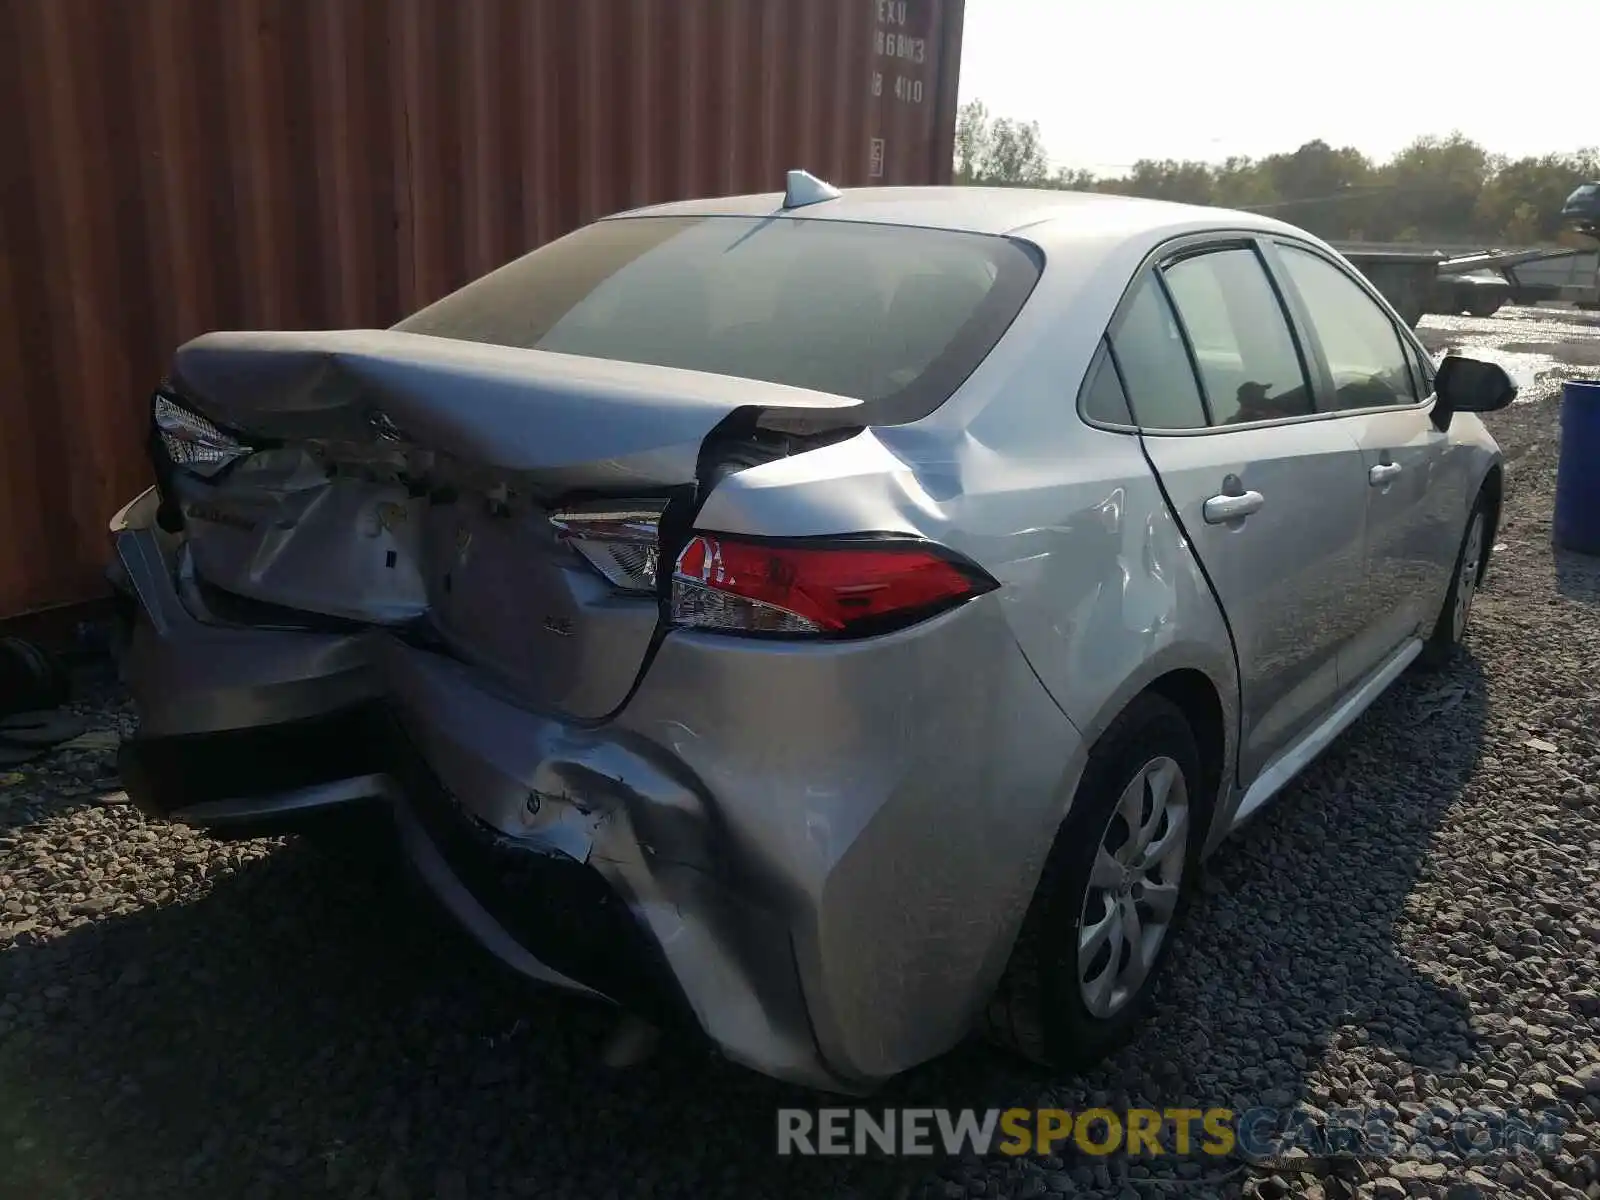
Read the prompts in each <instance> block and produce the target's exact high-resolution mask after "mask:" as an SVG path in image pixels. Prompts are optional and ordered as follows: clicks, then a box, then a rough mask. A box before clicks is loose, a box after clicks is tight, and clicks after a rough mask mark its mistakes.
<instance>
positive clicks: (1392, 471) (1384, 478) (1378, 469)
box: [1367, 463, 1405, 487]
mask: <svg viewBox="0 0 1600 1200" xmlns="http://www.w3.org/2000/svg"><path fill="white" fill-rule="evenodd" d="M1403 470H1405V468H1404V467H1402V466H1401V465H1400V464H1399V463H1379V464H1378V465H1377V466H1375V467H1373V468H1372V470H1370V471H1368V472H1367V482H1368V483H1369V484H1371V485H1372V486H1373V487H1383V486H1384V485H1385V484H1389V483H1393V482H1394V481H1395V480H1396V479H1398V478H1399V477H1400V472H1401V471H1403Z"/></svg>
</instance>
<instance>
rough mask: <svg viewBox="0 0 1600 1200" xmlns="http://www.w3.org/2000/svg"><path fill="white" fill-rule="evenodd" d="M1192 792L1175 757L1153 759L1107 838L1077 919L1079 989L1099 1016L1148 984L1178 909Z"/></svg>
mask: <svg viewBox="0 0 1600 1200" xmlns="http://www.w3.org/2000/svg"><path fill="white" fill-rule="evenodd" d="M1189 819H1190V813H1189V789H1188V785H1187V783H1186V782H1185V780H1184V776H1183V770H1182V769H1181V768H1180V767H1179V766H1178V764H1177V763H1176V762H1175V761H1173V760H1172V759H1171V758H1167V757H1160V758H1154V759H1151V760H1150V761H1149V762H1148V763H1146V764H1145V765H1144V766H1143V767H1142V768H1140V769H1139V771H1138V772H1137V773H1135V775H1134V777H1133V779H1132V781H1131V782H1129V784H1128V786H1127V787H1126V788H1125V789H1123V792H1122V796H1121V798H1120V799H1119V800H1118V801H1117V805H1116V808H1115V809H1114V810H1113V811H1112V814H1111V819H1110V820H1109V821H1108V822H1107V823H1106V827H1105V830H1104V831H1103V832H1102V833H1101V835H1100V845H1099V847H1098V849H1097V850H1096V852H1095V860H1094V866H1093V868H1092V869H1091V870H1090V873H1089V887H1088V891H1087V892H1086V893H1085V894H1084V898H1083V909H1082V911H1081V913H1080V915H1079V918H1078V986H1079V992H1080V994H1081V996H1082V999H1083V1004H1084V1007H1085V1008H1087V1009H1088V1010H1089V1012H1090V1013H1091V1014H1093V1015H1094V1016H1096V1017H1100V1018H1106V1017H1111V1016H1114V1015H1115V1014H1116V1013H1118V1012H1119V1011H1121V1010H1122V1009H1123V1008H1124V1007H1126V1006H1127V1005H1128V1003H1129V1002H1130V1001H1132V1000H1133V999H1134V998H1135V997H1136V996H1137V995H1138V994H1139V991H1140V989H1141V988H1142V987H1143V986H1144V982H1145V980H1146V978H1148V976H1149V974H1150V970H1151V968H1152V967H1153V966H1154V965H1155V961H1156V957H1157V956H1158V955H1159V953H1160V951H1161V945H1162V943H1163V942H1164V941H1165V940H1166V936H1167V933H1168V931H1169V930H1170V929H1171V926H1172V919H1173V916H1174V914H1175V913H1176V911H1177V907H1178V896H1179V890H1180V888H1181V886H1182V883H1183V869H1184V863H1185V860H1186V857H1187V854H1188V842H1189Z"/></svg>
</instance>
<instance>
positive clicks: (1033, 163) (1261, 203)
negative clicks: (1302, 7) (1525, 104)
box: [955, 100, 1600, 245]
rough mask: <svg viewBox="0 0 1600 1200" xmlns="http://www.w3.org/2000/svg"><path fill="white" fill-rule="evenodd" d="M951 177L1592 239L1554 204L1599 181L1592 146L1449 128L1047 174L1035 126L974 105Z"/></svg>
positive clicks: (964, 116)
mask: <svg viewBox="0 0 1600 1200" xmlns="http://www.w3.org/2000/svg"><path fill="white" fill-rule="evenodd" d="M955 158H956V162H955V167H956V179H957V180H958V181H959V182H963V183H982V184H1000V185H1022V184H1025V185H1031V186H1035V187H1054V188H1064V189H1071V190H1076V191H1101V192H1114V193H1117V194H1119V195H1126V196H1146V197H1149V198H1151V199H1157V200H1176V201H1180V202H1183V203H1187V204H1215V205H1221V206H1223V207H1227V208H1242V209H1248V210H1251V211H1255V212H1264V213H1270V214H1272V215H1273V216H1276V217H1280V218H1282V219H1283V220H1285V221H1288V222H1290V223H1292V224H1295V225H1299V226H1301V227H1303V228H1305V229H1309V230H1310V231H1312V232H1313V233H1318V234H1321V235H1322V236H1324V237H1327V238H1331V239H1334V240H1341V241H1343V240H1348V241H1363V240H1370V241H1412V242H1429V241H1437V242H1477V243H1478V244H1480V245H1519V244H1540V243H1544V242H1560V243H1562V244H1570V245H1592V241H1587V240H1584V239H1581V238H1579V237H1578V235H1576V234H1574V233H1572V232H1571V231H1569V230H1563V229H1562V228H1561V205H1562V202H1563V201H1564V200H1565V199H1566V197H1567V196H1568V195H1569V194H1570V193H1571V192H1572V190H1573V189H1574V188H1575V187H1577V186H1578V184H1580V183H1582V182H1584V181H1585V180H1590V179H1600V151H1596V150H1594V149H1588V150H1579V151H1575V152H1573V153H1570V154H1547V155H1542V156H1538V157H1531V158H1520V159H1516V160H1514V161H1513V160H1508V159H1505V158H1502V157H1498V156H1495V155H1491V154H1490V153H1489V152H1488V151H1487V150H1485V149H1484V147H1482V146H1480V145H1479V144H1478V143H1476V142H1474V141H1472V140H1471V139H1469V138H1466V137H1463V136H1462V135H1461V134H1460V133H1452V134H1449V135H1447V136H1445V137H1424V138H1418V139H1417V140H1416V141H1414V142H1412V143H1411V144H1410V145H1409V146H1407V147H1406V148H1405V149H1404V150H1402V151H1400V152H1399V153H1398V154H1396V155H1395V156H1394V157H1393V158H1392V159H1390V160H1389V161H1388V162H1385V163H1375V162H1373V161H1371V160H1370V159H1368V158H1367V157H1366V156H1365V155H1364V154H1362V153H1361V152H1360V151H1358V150H1356V149H1354V148H1353V147H1350V146H1341V147H1335V146H1331V145H1329V144H1328V143H1327V142H1326V141H1323V140H1322V139H1320V138H1318V139H1313V140H1312V141H1309V142H1306V143H1304V144H1303V145H1301V146H1300V147H1299V148H1297V149H1295V150H1291V151H1286V152H1284V153H1280V154H1269V155H1267V156H1266V157H1265V158H1260V159H1251V158H1230V159H1227V160H1225V161H1224V162H1221V163H1207V162H1194V161H1182V160H1173V159H1160V160H1158V159H1144V160H1141V161H1139V162H1137V163H1135V164H1134V165H1133V167H1132V168H1131V169H1130V170H1129V171H1128V173H1127V174H1125V175H1120V176H1116V177H1114V178H1096V177H1095V176H1094V175H1093V174H1092V173H1090V172H1088V171H1082V170H1071V169H1067V168H1062V169H1060V170H1055V171H1052V169H1051V164H1050V160H1049V156H1048V155H1047V154H1046V153H1045V150H1044V142H1043V138H1042V137H1041V135H1040V132H1039V126H1038V124H1037V123H1036V122H1032V121H1027V122H1024V121H1019V120H1015V119H1012V118H1006V117H998V118H997V117H995V116H994V115H993V114H992V113H991V112H990V111H989V110H988V108H987V107H985V106H984V104H983V103H982V102H981V101H978V100H973V101H969V102H968V103H967V104H965V105H963V106H962V107H961V110H960V113H959V114H958V117H957V122H956V146H955Z"/></svg>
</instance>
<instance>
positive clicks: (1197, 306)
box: [1165, 247, 1315, 425]
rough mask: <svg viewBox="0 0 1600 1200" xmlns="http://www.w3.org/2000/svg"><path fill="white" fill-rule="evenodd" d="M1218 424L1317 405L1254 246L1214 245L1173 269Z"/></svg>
mask: <svg viewBox="0 0 1600 1200" xmlns="http://www.w3.org/2000/svg"><path fill="white" fill-rule="evenodd" d="M1165 277H1166V281H1167V287H1168V288H1169V289H1170V290H1171V292H1172V302H1173V303H1174V304H1175V305H1176V306H1177V309H1178V316H1179V317H1180V318H1181V319H1182V321H1183V325H1184V328H1185V329H1186V330H1187V331H1188V334H1189V340H1190V342H1191V344H1192V345H1193V347H1194V357H1195V366H1196V368H1197V369H1198V370H1199V373H1200V381H1201V383H1202V384H1203V385H1204V387H1205V396H1206V400H1207V402H1208V403H1209V404H1210V407H1211V418H1212V422H1213V424H1216V425H1231V424H1238V423H1241V422H1246V421H1269V420H1277V419H1282V418H1285V417H1298V416H1305V415H1307V414H1309V413H1311V412H1313V411H1315V404H1314V402H1313V400H1312V396H1311V389H1310V388H1309V387H1308V386H1307V384H1306V377H1305V369H1304V367H1303V366H1302V365H1301V361H1300V353H1299V351H1298V349H1297V348H1296V347H1295V344H1294V338H1293V336H1292V335H1291V334H1290V332H1289V324H1288V320H1287V318H1286V317H1285V316H1284V312H1283V305H1282V304H1281V303H1280V302H1279V300H1278V295H1277V292H1276V291H1275V290H1274V289H1273V287H1272V283H1271V281H1270V280H1269V279H1268V278H1267V273H1266V268H1265V267H1264V266H1263V265H1262V263H1261V260H1260V258H1258V257H1257V256H1256V252H1255V251H1254V250H1252V249H1247V248H1242V247H1241V248H1237V249H1228V250H1211V251H1207V252H1205V253H1203V254H1197V255H1195V256H1194V257H1193V258H1185V259H1181V260H1180V261H1178V262H1177V263H1174V264H1173V265H1172V266H1170V267H1168V268H1167V269H1166V271H1165Z"/></svg>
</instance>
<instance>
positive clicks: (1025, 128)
mask: <svg viewBox="0 0 1600 1200" xmlns="http://www.w3.org/2000/svg"><path fill="white" fill-rule="evenodd" d="M955 178H956V182H957V183H972V184H987V185H991V186H993V185H1001V186H1016V185H1032V186H1035V187H1038V186H1043V185H1046V184H1048V183H1049V182H1050V156H1049V155H1048V154H1047V153H1046V152H1045V148H1044V137H1043V135H1042V134H1041V133H1040V132H1039V122H1037V121H1026V122H1024V121H1017V120H1013V119H1012V118H1010V117H994V116H992V115H991V114H990V112H989V109H988V107H987V106H986V105H985V104H984V103H983V102H982V101H981V100H970V101H968V102H967V103H966V104H963V105H962V106H961V109H960V111H959V112H958V113H957V114H956V163H955Z"/></svg>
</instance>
